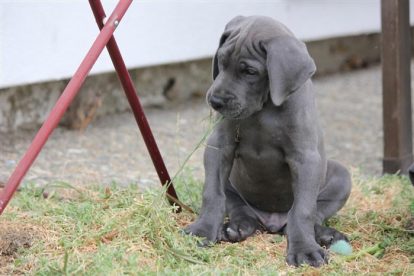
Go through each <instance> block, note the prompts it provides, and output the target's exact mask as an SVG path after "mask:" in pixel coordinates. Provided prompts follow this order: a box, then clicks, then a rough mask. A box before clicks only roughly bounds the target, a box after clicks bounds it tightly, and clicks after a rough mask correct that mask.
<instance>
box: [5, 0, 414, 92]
mask: <svg viewBox="0 0 414 276" xmlns="http://www.w3.org/2000/svg"><path fill="white" fill-rule="evenodd" d="M379 2H380V1H379V0H273V1H270V0H268V1H266V0H250V1H247V0H239V1H236V0H206V1H201V0H142V1H138V0H136V1H134V2H133V3H132V5H131V7H130V9H129V10H128V12H127V14H126V15H125V17H124V19H123V20H122V22H121V24H120V25H119V28H118V29H117V30H116V32H115V36H116V38H117V41H118V44H119V46H120V49H121V51H122V53H123V56H124V59H125V61H126V63H127V66H128V67H130V68H132V67H143V66H148V65H155V64H162V63H169V62H175V61H185V60H191V59H196V58H201V57H207V56H212V55H213V53H214V51H215V49H216V46H217V43H218V39H219V36H220V34H221V32H222V30H223V28H224V25H225V24H226V22H227V21H229V20H230V19H231V18H232V17H234V16H235V15H238V14H242V15H253V14H262V15H268V16H272V17H274V18H276V19H278V20H280V21H282V22H283V23H285V24H286V25H288V26H289V28H290V29H292V30H293V31H294V33H296V35H297V36H298V37H299V38H301V39H304V40H316V39H320V38H326V37H331V36H343V35H350V34H359V33H366V32H374V31H379V30H380V6H379ZM103 3H104V6H105V9H106V12H107V14H109V13H110V11H111V10H112V9H113V7H114V6H115V4H116V3H117V1H109V0H107V1H105V0H104V1H103ZM412 4H413V3H412ZM411 7H412V8H411V11H413V10H414V9H413V8H414V7H413V5H411ZM411 21H412V22H414V21H413V20H411ZM97 33H98V29H97V27H96V24H95V21H94V18H93V15H92V13H91V10H90V8H89V5H88V1H86V0H66V1H57V0H48V1H47V0H36V1H34V0H32V1H30V0H26V1H17V0H14V1H13V0H0V87H8V86H12V85H19V84H27V83H33V82H39V81H47V80H53V79H60V78H64V77H70V76H71V75H72V74H73V73H74V71H75V70H76V68H77V66H78V65H79V64H80V62H81V60H82V58H83V57H84V55H85V54H86V52H87V50H88V49H89V47H90V45H91V44H92V42H93V40H94V38H95V37H96V35H97ZM111 70H112V64H111V63H110V60H109V57H108V55H107V53H106V52H105V53H104V55H102V56H101V57H100V59H99V60H98V62H97V64H96V65H95V67H94V69H93V70H92V73H99V72H106V71H111Z"/></svg>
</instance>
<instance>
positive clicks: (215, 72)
mask: <svg viewBox="0 0 414 276" xmlns="http://www.w3.org/2000/svg"><path fill="white" fill-rule="evenodd" d="M229 35H230V33H229V32H226V31H225V32H224V33H223V34H222V35H221V38H220V43H219V46H218V49H220V47H221V46H222V45H223V44H224V42H225V41H226V39H227V38H228V37H229ZM218 49H217V51H216V53H215V54H214V58H213V80H215V79H216V77H217V75H218V74H219V68H218V58H217V52H218Z"/></svg>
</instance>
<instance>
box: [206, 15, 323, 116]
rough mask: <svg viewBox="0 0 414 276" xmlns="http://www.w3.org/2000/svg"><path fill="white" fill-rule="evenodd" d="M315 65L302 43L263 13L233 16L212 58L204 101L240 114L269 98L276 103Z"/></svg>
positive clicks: (249, 112)
mask: <svg viewBox="0 0 414 276" xmlns="http://www.w3.org/2000/svg"><path fill="white" fill-rule="evenodd" d="M315 70H316V67H315V64H314V62H313V60H312V58H311V57H310V56H309V54H308V51H307V49H306V46H305V44H304V43H302V42H301V41H299V40H298V39H296V38H295V37H294V36H293V34H292V33H291V32H290V31H289V30H288V29H287V28H286V27H285V26H284V25H282V24H281V23H279V22H277V21H275V20H273V19H271V18H269V17H264V16H251V17H243V16H238V17H236V18H234V19H232V20H231V21H230V22H229V23H228V24H227V26H226V28H225V30H224V33H223V35H222V36H221V38H220V43H219V48H218V49H217V52H216V54H215V56H214V60H213V79H214V82H213V84H212V85H211V87H210V89H209V90H208V91H207V101H208V103H209V104H210V105H211V107H213V108H214V109H215V110H217V111H218V112H219V113H221V114H222V115H223V116H225V117H227V118H232V119H244V118H247V117H249V116H250V115H252V114H253V113H255V112H257V111H259V110H261V109H262V107H263V104H264V103H265V102H266V101H267V100H268V99H269V97H270V99H271V101H272V102H273V104H274V105H276V106H280V105H282V104H283V102H284V101H285V100H286V99H287V98H288V97H289V95H290V94H291V93H293V92H294V91H296V90H297V89H298V88H300V87H301V86H302V85H303V84H304V83H305V82H306V81H307V80H308V79H309V78H310V77H311V76H312V75H313V73H314V72H315Z"/></svg>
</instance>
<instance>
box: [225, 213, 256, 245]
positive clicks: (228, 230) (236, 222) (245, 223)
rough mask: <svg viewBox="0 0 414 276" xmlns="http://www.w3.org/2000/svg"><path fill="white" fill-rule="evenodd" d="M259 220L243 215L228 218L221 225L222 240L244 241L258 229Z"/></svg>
mask: <svg viewBox="0 0 414 276" xmlns="http://www.w3.org/2000/svg"><path fill="white" fill-rule="evenodd" d="M259 227H260V224H259V222H258V221H257V220H256V219H254V218H251V217H247V216H243V217H239V218H236V219H232V220H230V222H229V223H227V224H225V225H224V227H223V235H222V236H223V240H224V241H230V242H240V241H244V240H245V239H247V238H248V237H250V236H251V235H253V234H254V233H255V231H256V230H257V229H259Z"/></svg>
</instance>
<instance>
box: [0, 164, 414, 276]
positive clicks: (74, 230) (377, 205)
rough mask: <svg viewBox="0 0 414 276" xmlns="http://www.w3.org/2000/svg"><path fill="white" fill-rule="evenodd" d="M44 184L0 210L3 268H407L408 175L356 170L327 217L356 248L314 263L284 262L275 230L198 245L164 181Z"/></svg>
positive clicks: (183, 191)
mask: <svg viewBox="0 0 414 276" xmlns="http://www.w3.org/2000/svg"><path fill="white" fill-rule="evenodd" d="M183 172H184V173H183V174H181V176H179V177H177V178H176V179H175V186H176V188H177V190H178V193H179V195H180V198H181V200H182V201H183V202H185V203H186V204H188V205H189V206H191V207H192V208H193V209H194V210H199V208H200V201H201V183H200V182H199V181H197V180H195V179H194V178H193V177H192V176H191V170H189V169H184V171H183ZM47 190H48V197H47V198H45V197H44V195H43V190H42V189H41V188H38V187H35V186H29V187H25V188H23V189H22V190H21V192H19V193H17V194H16V196H15V197H14V199H13V200H12V202H11V204H10V206H9V207H8V208H7V209H6V211H5V213H4V214H3V215H2V216H1V217H0V221H1V223H0V275H8V274H17V273H23V274H37V275H56V274H76V275H78V274H80V275H119V274H145V275H146V274H150V275H151V274H168V275H227V274H228V275H276V274H278V273H280V274H286V273H287V274H292V275H295V274H297V273H300V274H312V275H313V274H323V275H325V274H328V275H337V274H338V275H345V274H371V273H373V274H375V273H378V274H383V273H389V274H397V275H403V274H405V275H413V273H414V264H413V262H414V257H413V256H414V238H413V235H414V234H413V233H414V232H413V230H412V229H411V230H410V229H407V228H406V225H407V223H409V221H410V218H411V216H412V215H413V213H414V193H413V187H411V186H410V184H409V181H408V180H407V179H406V178H405V177H399V176H384V177H381V178H366V177H363V176H360V175H358V173H354V189H353V193H352V195H351V198H350V200H349V202H348V204H347V205H346V207H345V208H344V209H343V210H342V211H341V212H340V213H339V214H338V215H336V216H335V217H333V218H331V219H330V220H329V222H328V224H329V225H330V226H333V227H336V228H337V229H339V230H341V231H343V232H345V233H346V234H347V235H348V236H349V237H350V239H351V243H352V246H353V249H354V254H353V255H351V256H349V257H344V256H338V255H335V254H333V253H332V254H331V261H330V264H329V265H326V266H324V267H323V268H320V269H315V268H311V267H307V266H303V267H300V268H298V269H295V268H291V267H289V266H287V265H286V264H285V261H284V255H285V251H286V238H285V237H281V236H277V235H269V234H259V235H256V236H255V237H252V238H249V239H248V240H247V241H245V242H242V243H238V244H230V243H220V244H216V245H214V246H212V247H209V248H200V247H198V246H197V238H194V237H189V236H186V235H182V234H181V231H180V230H181V229H182V228H183V227H184V226H185V225H187V224H188V223H190V222H191V221H192V220H194V218H195V215H192V214H189V213H187V212H183V213H181V214H174V213H173V212H172V208H171V207H170V206H169V205H168V204H167V203H166V201H165V199H164V196H163V192H164V191H163V189H161V188H160V189H153V190H148V191H145V192H141V191H139V190H138V189H137V187H136V186H131V187H128V188H119V187H117V186H115V185H114V186H111V187H87V188H80V187H77V188H74V187H71V186H70V185H67V184H62V183H58V184H56V185H53V187H48V189H47ZM1 252H3V253H1Z"/></svg>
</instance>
